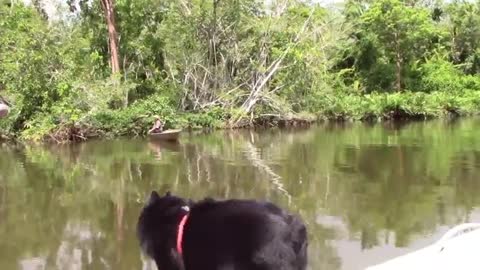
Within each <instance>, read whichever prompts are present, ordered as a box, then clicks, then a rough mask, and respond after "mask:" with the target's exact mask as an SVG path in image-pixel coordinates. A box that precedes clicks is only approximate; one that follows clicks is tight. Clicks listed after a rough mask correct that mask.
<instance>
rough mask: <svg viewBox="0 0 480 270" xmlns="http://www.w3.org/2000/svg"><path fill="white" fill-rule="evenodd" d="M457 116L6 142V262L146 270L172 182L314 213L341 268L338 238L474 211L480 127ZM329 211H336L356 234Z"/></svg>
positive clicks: (188, 190)
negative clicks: (145, 253) (148, 228)
mask: <svg viewBox="0 0 480 270" xmlns="http://www.w3.org/2000/svg"><path fill="white" fill-rule="evenodd" d="M454 125H455V127H454V128H452V126H450V125H447V126H446V124H442V123H429V124H412V125H407V126H405V127H403V128H402V129H397V128H395V127H393V128H391V127H389V128H386V129H385V128H382V127H381V126H371V127H365V126H357V125H353V126H351V127H348V128H345V129H342V128H338V127H336V128H332V127H331V126H323V127H319V128H318V129H315V130H309V131H296V132H274V131H262V132H256V133H254V132H249V131H236V132H229V133H223V132H218V133H213V134H210V135H208V136H191V137H189V136H187V137H184V138H183V139H182V144H180V145H165V144H163V145H162V144H159V145H155V144H152V143H150V144H149V143H147V142H145V141H134V140H133V141H132V140H118V141H109V142H101V141H93V142H89V143H85V144H76V145H69V146H50V147H12V146H8V147H7V146H3V147H2V148H1V149H0V151H1V155H0V171H1V172H2V173H1V174H0V237H1V238H2V241H1V242H0V268H1V269H12V268H17V267H18V265H19V263H20V261H23V262H24V264H25V263H30V264H32V263H42V262H44V263H45V265H46V266H45V267H46V268H47V269H51V268H54V269H55V268H56V269H77V268H76V267H75V266H77V267H79V268H78V269H86V268H92V269H104V268H114V269H138V268H139V265H141V264H143V265H146V264H147V263H148V262H147V261H146V260H144V259H142V258H141V257H140V253H139V249H138V245H137V242H136V239H135V234H134V227H135V223H136V219H137V215H138V211H139V209H140V207H141V204H140V202H141V201H142V200H143V198H144V196H145V195H146V194H147V193H148V191H149V190H151V189H157V190H158V189H160V190H161V191H165V190H167V189H171V190H173V191H174V192H176V193H179V194H181V195H183V196H187V197H191V198H194V199H199V198H203V197H205V196H215V197H220V198H228V197H240V198H251V197H256V198H265V199H269V200H273V201H275V202H277V203H279V204H281V205H283V206H285V207H289V208H292V209H294V210H296V211H298V212H300V213H301V214H302V216H304V217H305V219H306V220H307V222H308V227H309V231H310V235H311V236H310V237H311V239H312V241H311V249H310V252H311V256H310V258H311V261H312V267H313V269H340V268H341V261H340V259H339V258H338V256H337V254H336V250H335V248H334V246H333V244H332V243H333V240H335V239H337V238H339V237H347V238H349V239H353V240H358V241H359V242H360V243H361V246H362V247H363V248H369V247H372V246H375V245H381V244H382V243H384V242H386V241H389V240H390V239H387V236H389V235H390V236H391V234H392V233H393V234H394V237H392V239H394V240H395V242H396V245H398V246H404V245H408V243H409V242H410V240H411V239H412V237H414V236H415V235H419V234H420V235H421V234H426V233H429V232H431V231H432V230H435V228H436V227H437V226H438V225H440V224H453V223H456V222H461V221H465V220H466V219H468V216H469V213H470V211H471V210H472V208H474V207H476V206H478V204H479V201H478V200H479V199H477V197H478V196H475V192H474V191H475V190H478V188H479V186H478V185H480V184H479V183H478V181H476V178H475V175H476V174H478V171H479V168H478V164H480V160H479V158H480V152H479V151H478V150H480V143H478V142H477V141H476V140H475V138H476V137H475V135H476V134H475V132H472V130H475V129H474V128H473V127H475V126H477V125H478V124H477V123H476V122H475V121H473V120H472V121H463V122H460V123H456V124H454ZM319 216H334V217H336V218H337V219H338V220H340V221H341V222H343V223H344V225H345V226H346V227H345V228H346V232H343V231H342V230H343V229H339V226H330V227H329V226H326V225H325V224H322V223H321V222H319V221H318V217H319ZM345 234H346V235H345ZM42 260H43V261H42ZM60 265H61V266H62V267H60ZM79 265H80V266H79ZM87 266H88V267H87ZM144 268H145V269H147V268H146V266H144Z"/></svg>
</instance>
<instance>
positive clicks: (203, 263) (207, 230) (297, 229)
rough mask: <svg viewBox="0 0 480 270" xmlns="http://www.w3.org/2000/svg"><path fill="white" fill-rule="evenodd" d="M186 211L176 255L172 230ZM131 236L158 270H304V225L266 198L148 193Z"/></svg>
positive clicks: (305, 241)
mask: <svg viewBox="0 0 480 270" xmlns="http://www.w3.org/2000/svg"><path fill="white" fill-rule="evenodd" d="M185 206H188V207H189V209H190V210H189V212H187V211H188V210H186V209H185ZM187 213H188V215H189V216H188V221H187V223H186V225H185V227H184V235H183V245H182V247H183V255H180V254H179V253H178V252H177V250H176V238H177V230H178V225H179V223H180V221H181V219H182V217H183V216H184V215H185V214H187ZM137 235H138V238H139V240H140V245H141V247H142V250H143V251H144V252H145V253H146V254H147V255H148V256H150V257H151V258H152V259H153V260H154V261H155V263H156V264H157V267H158V269H159V270H305V269H306V265H307V245H308V243H307V242H308V240H307V230H306V228H305V225H304V223H303V222H302V220H301V219H300V218H299V217H297V216H295V215H291V214H289V213H287V212H286V211H284V210H282V209H281V208H279V207H277V206H276V205H274V204H272V203H269V202H258V201H253V200H226V201H216V200H213V199H205V200H203V201H200V202H198V203H193V202H192V201H187V200H185V199H182V198H180V197H176V196H173V195H171V194H170V193H169V192H167V194H166V195H165V196H163V197H160V196H159V195H158V193H157V192H155V191H153V192H152V194H151V195H150V198H149V199H148V201H147V203H146V205H145V206H144V208H143V210H142V213H141V214H140V217H139V220H138V226H137Z"/></svg>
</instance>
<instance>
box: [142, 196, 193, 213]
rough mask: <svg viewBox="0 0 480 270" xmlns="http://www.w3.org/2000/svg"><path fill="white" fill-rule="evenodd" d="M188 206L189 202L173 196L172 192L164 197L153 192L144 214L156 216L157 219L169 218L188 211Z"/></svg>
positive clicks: (145, 206)
mask: <svg viewBox="0 0 480 270" xmlns="http://www.w3.org/2000/svg"><path fill="white" fill-rule="evenodd" d="M188 205H189V202H187V200H185V199H183V198H181V197H177V196H174V195H172V194H171V192H170V191H167V192H166V193H165V195H163V196H160V195H159V194H158V193H157V192H156V191H152V192H151V193H150V196H149V197H148V199H147V201H146V203H145V205H144V207H143V212H149V213H151V214H154V216H155V217H156V218H161V217H169V216H171V215H176V214H177V213H178V212H179V211H181V210H183V211H188Z"/></svg>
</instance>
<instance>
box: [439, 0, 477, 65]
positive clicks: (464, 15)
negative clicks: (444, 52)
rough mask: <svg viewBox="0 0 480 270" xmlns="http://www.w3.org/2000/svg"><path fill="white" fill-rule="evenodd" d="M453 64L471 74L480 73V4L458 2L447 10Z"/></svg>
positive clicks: (449, 5)
mask: <svg viewBox="0 0 480 270" xmlns="http://www.w3.org/2000/svg"><path fill="white" fill-rule="evenodd" d="M445 13H446V21H447V27H448V28H449V39H450V44H449V47H450V50H451V58H452V60H453V63H455V64H462V65H463V66H464V70H465V71H466V72H467V73H469V74H476V73H479V72H480V2H479V3H478V4H477V5H476V4H474V3H471V2H468V1H462V0H460V1H459V0H456V1H454V2H452V3H450V4H448V5H447V6H446V8H445Z"/></svg>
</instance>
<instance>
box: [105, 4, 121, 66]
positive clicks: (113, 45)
mask: <svg viewBox="0 0 480 270" xmlns="http://www.w3.org/2000/svg"><path fill="white" fill-rule="evenodd" d="M100 3H101V5H102V10H103V12H104V15H105V22H106V24H107V29H108V45H109V48H110V65H111V68H112V74H116V73H119V72H120V61H119V55H118V54H119V52H118V31H117V24H116V22H115V0H100Z"/></svg>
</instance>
